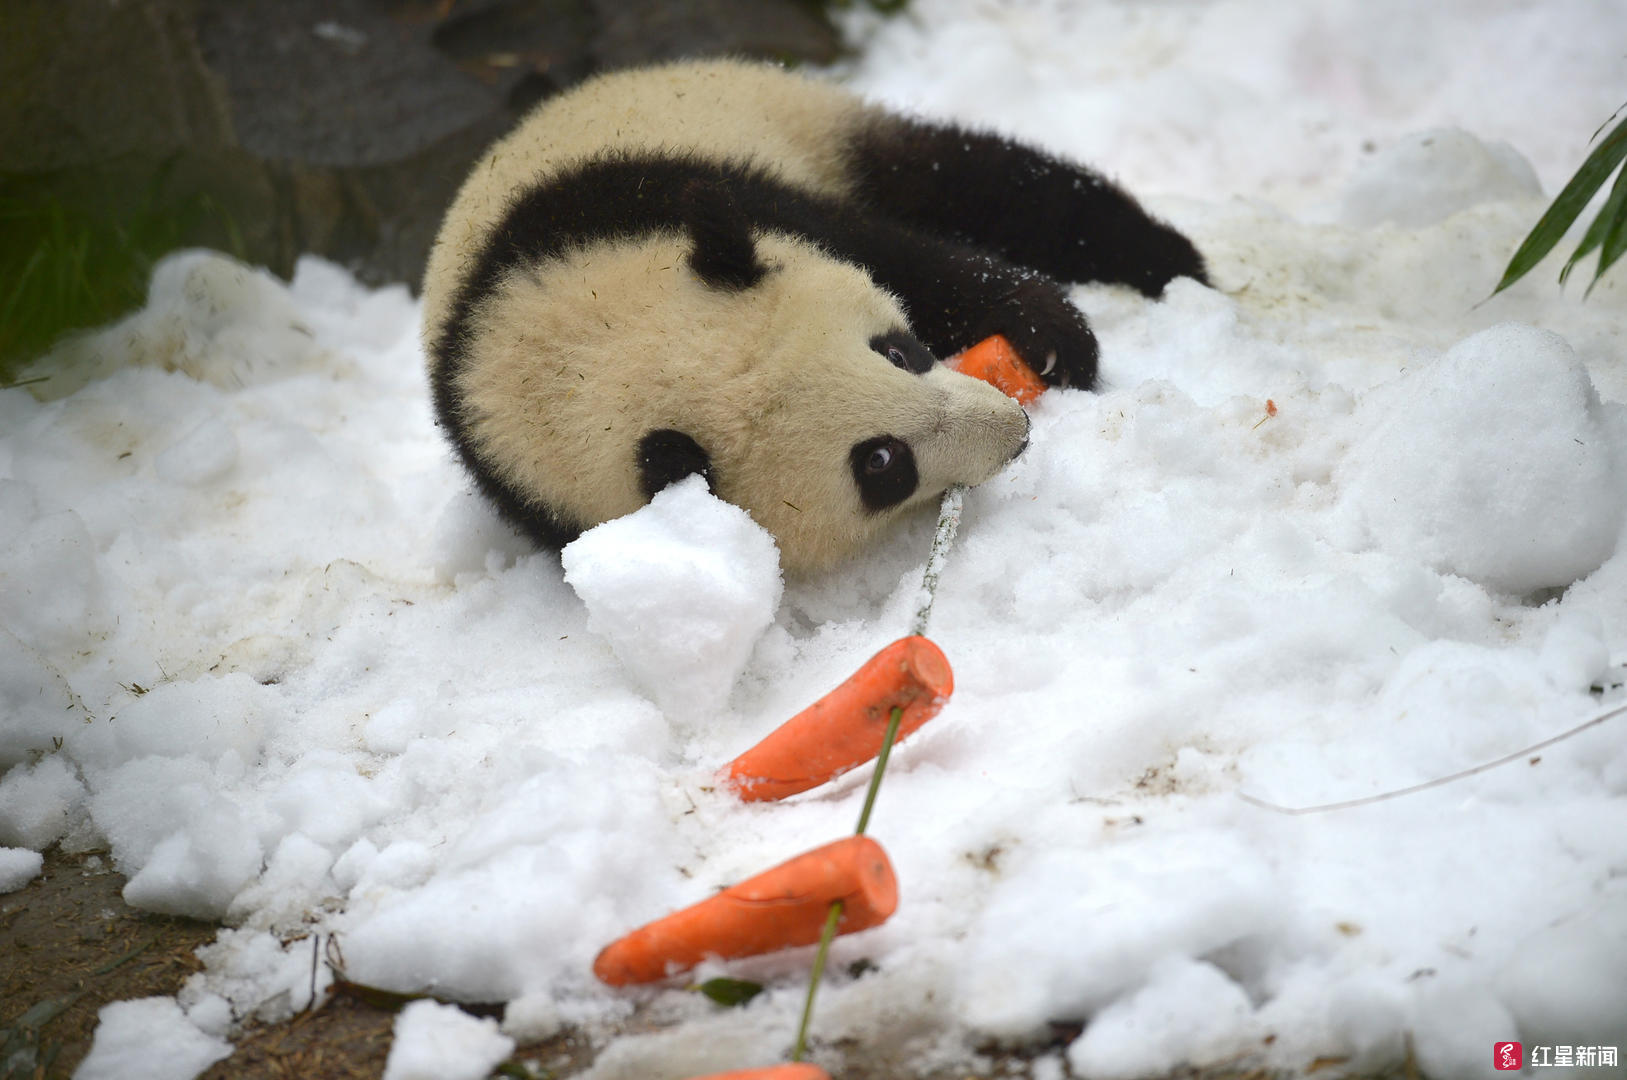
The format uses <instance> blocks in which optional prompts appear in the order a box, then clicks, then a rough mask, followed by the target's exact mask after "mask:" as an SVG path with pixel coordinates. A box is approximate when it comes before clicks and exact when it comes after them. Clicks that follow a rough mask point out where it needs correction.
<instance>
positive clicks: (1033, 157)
mask: <svg viewBox="0 0 1627 1080" xmlns="http://www.w3.org/2000/svg"><path fill="white" fill-rule="evenodd" d="M847 168H848V173H849V177H850V179H851V180H852V182H853V184H854V187H855V189H856V193H857V194H858V195H859V196H860V197H861V198H862V199H864V200H865V201H866V202H867V203H868V204H869V206H870V207H871V208H872V209H873V210H875V211H876V212H878V213H881V214H884V215H886V216H889V217H892V218H894V219H896V220H898V221H901V222H903V223H905V224H908V225H911V226H914V227H915V228H919V229H926V230H929V231H933V232H938V233H942V234H945V235H948V236H953V237H955V238H957V239H959V240H962V241H964V242H966V243H969V244H971V245H974V246H977V247H983V248H987V249H988V250H990V251H993V252H995V253H997V254H998V255H1000V256H1001V257H1002V258H1004V259H1007V260H1009V261H1010V262H1013V263H1016V264H1017V265H1020V266H1029V267H1033V268H1034V269H1036V270H1040V271H1042V272H1044V273H1046V274H1049V275H1050V276H1051V277H1054V278H1057V279H1059V280H1062V281H1100V282H1111V283H1118V284H1123V285H1129V286H1131V287H1132V288H1134V289H1137V290H1139V291H1140V292H1142V293H1143V294H1145V295H1147V296H1150V297H1157V296H1160V295H1162V293H1163V291H1164V286H1165V285H1167V284H1169V282H1170V281H1172V280H1174V279H1175V278H1177V277H1190V278H1194V279H1196V280H1198V281H1200V282H1203V283H1204V284H1207V283H1208V277H1207V274H1206V272H1205V269H1204V263H1203V257H1202V256H1201V255H1200V254H1198V251H1197V249H1196V248H1195V247H1193V246H1192V242H1191V241H1190V240H1188V239H1187V238H1186V237H1185V236H1183V235H1181V234H1180V233H1179V232H1177V231H1176V230H1175V229H1173V228H1171V227H1170V226H1168V225H1166V224H1164V223H1163V222H1161V221H1158V220H1157V219H1155V218H1153V217H1151V216H1150V215H1148V214H1147V212H1146V211H1145V210H1143V209H1142V208H1141V205H1140V204H1139V203H1137V202H1136V201H1135V199H1134V198H1132V197H1131V196H1130V195H1129V194H1128V193H1127V192H1126V191H1124V190H1123V189H1122V188H1120V187H1118V186H1117V185H1115V184H1113V183H1112V182H1111V181H1109V180H1108V179H1106V178H1105V177H1103V176H1102V175H1101V174H1099V173H1096V172H1093V171H1092V170H1090V169H1087V168H1085V167H1084V166H1081V165H1076V164H1073V163H1072V162H1068V161H1063V160H1061V159H1060V158H1055V157H1052V156H1050V155H1049V154H1046V153H1044V152H1043V151H1040V150H1036V149H1034V148H1033V147H1030V146H1025V145H1024V144H1022V143H1019V142H1015V141H1013V140H1011V139H1008V138H1005V137H1004V136H1000V135H994V134H990V133H987V132H979V131H969V130H967V129H964V128H960V127H957V126H954V125H950V124H933V123H927V122H924V121H920V120H913V119H908V118H905V117H901V116H897V115H894V114H892V113H886V112H881V111H880V110H876V111H874V112H872V113H871V114H869V117H868V118H867V120H866V122H865V123H864V124H863V125H862V126H861V127H860V129H859V130H858V131H857V133H856V134H855V135H854V136H853V137H852V138H851V139H850V141H849V144H848V149H847Z"/></svg>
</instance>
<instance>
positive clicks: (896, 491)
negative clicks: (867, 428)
mask: <svg viewBox="0 0 1627 1080" xmlns="http://www.w3.org/2000/svg"><path fill="white" fill-rule="evenodd" d="M848 460H849V462H850V463H851V466H852V469H853V483H854V485H855V486H856V487H857V488H858V489H859V501H860V502H861V503H863V504H864V508H865V509H866V510H868V511H870V512H871V513H872V514H875V513H880V512H881V511H883V510H886V509H888V508H889V507H893V506H897V505H898V504H899V503H902V502H904V501H906V500H907V499H909V497H910V496H911V495H914V494H915V490H916V488H917V487H919V486H920V483H921V475H920V473H919V472H918V471H917V470H916V468H915V452H914V451H913V450H911V449H910V444H909V443H907V442H905V441H904V440H903V439H900V438H898V437H896V436H893V435H877V436H876V437H875V438H873V439H866V440H864V441H863V442H861V443H855V444H854V445H853V449H852V450H851V451H850V453H849V455H848Z"/></svg>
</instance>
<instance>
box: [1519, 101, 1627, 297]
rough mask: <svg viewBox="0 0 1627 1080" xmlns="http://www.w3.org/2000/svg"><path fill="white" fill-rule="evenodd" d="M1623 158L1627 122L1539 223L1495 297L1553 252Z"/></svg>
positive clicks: (1579, 171) (1593, 155) (1590, 157)
mask: <svg viewBox="0 0 1627 1080" xmlns="http://www.w3.org/2000/svg"><path fill="white" fill-rule="evenodd" d="M1623 158H1627V120H1623V121H1622V122H1621V123H1619V124H1617V125H1616V126H1615V127H1614V128H1613V129H1611V132H1610V134H1608V135H1606V136H1605V137H1604V141H1603V142H1601V143H1600V144H1599V145H1598V146H1597V147H1596V148H1594V151H1593V153H1591V154H1589V155H1588V156H1587V160H1586V161H1584V162H1582V167H1581V168H1579V169H1577V170H1576V175H1575V176H1573V177H1571V179H1570V183H1568V184H1566V185H1565V187H1564V189H1563V190H1561V191H1560V193H1559V194H1558V196H1556V197H1555V199H1554V201H1553V203H1552V204H1551V205H1550V206H1549V207H1548V209H1547V211H1546V212H1545V213H1543V215H1542V217H1541V218H1539V219H1538V220H1537V223H1536V225H1535V226H1534V227H1533V228H1532V229H1531V233H1530V235H1529V236H1527V237H1526V238H1525V242H1524V243H1522V244H1521V245H1520V248H1519V250H1518V251H1516V252H1515V253H1514V257H1513V258H1512V259H1510V260H1509V263H1508V269H1507V270H1504V271H1503V280H1501V281H1499V282H1498V283H1497V288H1495V289H1493V290H1492V295H1493V296H1496V295H1497V294H1498V293H1500V292H1502V291H1503V290H1504V289H1506V288H1508V287H1509V286H1510V285H1512V284H1514V283H1515V282H1516V281H1518V280H1519V279H1520V278H1522V277H1524V276H1525V275H1526V274H1527V273H1529V272H1530V270H1531V268H1532V267H1533V266H1535V265H1537V263H1539V262H1541V261H1542V259H1543V257H1544V256H1546V255H1547V254H1548V252H1550V251H1552V250H1553V248H1554V245H1555V244H1557V243H1559V241H1560V238H1561V237H1563V236H1564V235H1565V231H1566V230H1567V229H1569V228H1570V227H1571V224H1572V223H1573V222H1574V221H1575V220H1576V218H1577V216H1578V215H1580V214H1581V212H1582V211H1583V210H1584V209H1586V207H1587V204H1588V200H1590V199H1592V198H1593V193H1594V192H1596V191H1598V190H1599V188H1601V187H1603V186H1604V182H1605V181H1606V180H1607V179H1609V177H1610V174H1611V173H1613V172H1615V171H1616V166H1618V165H1620V164H1621V162H1622V159H1623Z"/></svg>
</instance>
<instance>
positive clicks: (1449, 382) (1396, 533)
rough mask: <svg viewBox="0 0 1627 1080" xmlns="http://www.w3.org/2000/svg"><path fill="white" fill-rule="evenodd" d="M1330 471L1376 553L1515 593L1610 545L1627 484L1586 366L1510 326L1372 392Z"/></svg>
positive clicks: (1563, 580)
mask: <svg viewBox="0 0 1627 1080" xmlns="http://www.w3.org/2000/svg"><path fill="white" fill-rule="evenodd" d="M1360 412H1362V413H1365V414H1366V416H1365V420H1366V421H1367V423H1366V425H1365V426H1366V427H1367V428H1368V431H1367V434H1366V435H1365V436H1364V437H1363V438H1362V439H1361V441H1360V442H1358V443H1357V444H1356V445H1355V447H1353V448H1352V450H1351V452H1350V454H1349V456H1348V457H1347V458H1346V460H1345V461H1344V462H1343V463H1342V464H1341V466H1340V468H1339V469H1338V471H1337V472H1336V479H1338V480H1339V481H1340V483H1342V485H1343V486H1344V489H1345V496H1346V498H1347V499H1349V500H1350V503H1351V505H1352V506H1354V507H1355V508H1356V509H1357V511H1358V513H1359V514H1360V516H1361V518H1362V519H1363V521H1364V522H1365V524H1366V527H1367V530H1368V532H1369V534H1370V535H1371V537H1372V538H1373V539H1374V540H1375V541H1376V542H1377V544H1378V546H1379V547H1380V548H1383V549H1385V550H1387V551H1391V552H1394V553H1396V554H1400V555H1405V556H1409V557H1412V558H1415V559H1418V560H1419V561H1422V562H1424V563H1427V564H1428V565H1430V566H1433V567H1434V568H1435V569H1437V570H1440V571H1443V572H1446V573H1454V574H1459V575H1461V576H1463V577H1466V578H1470V579H1471V580H1474V581H1477V582H1479V583H1480V584H1482V585H1486V586H1488V587H1490V588H1493V589H1499V590H1502V591H1504V592H1508V593H1514V594H1524V593H1529V592H1531V591H1533V590H1536V589H1541V588H1545V587H1563V586H1566V585H1569V584H1570V583H1571V582H1573V581H1575V580H1577V579H1578V578H1580V577H1582V576H1584V575H1586V574H1588V573H1590V572H1591V571H1593V570H1596V569H1597V568H1598V567H1599V566H1600V565H1601V564H1602V563H1603V562H1604V561H1605V559H1607V558H1609V557H1610V554H1611V552H1612V551H1614V550H1615V546H1616V538H1617V534H1618V533H1619V532H1620V530H1621V523H1622V516H1623V513H1624V511H1627V488H1623V487H1622V485H1621V484H1620V483H1619V481H1618V478H1617V475H1616V467H1617V456H1618V455H1617V452H1616V451H1614V450H1613V448H1612V446H1611V442H1610V439H1609V436H1608V435H1607V431H1606V425H1605V422H1604V416H1603V412H1604V409H1603V407H1602V406H1601V405H1600V403H1599V398H1598V395H1597V394H1596V393H1594V390H1593V384H1592V382H1591V381H1590V380H1589V378H1588V374H1587V369H1586V368H1585V367H1583V365H1582V363H1581V362H1580V361H1579V360H1578V359H1577V357H1576V355H1575V353H1573V352H1572V351H1571V348H1570V346H1569V345H1567V344H1566V343H1565V340H1564V339H1563V338H1561V337H1559V336H1558V335H1557V334H1553V333H1549V332H1548V331H1545V330H1538V329H1535V328H1533V327H1529V326H1523V325H1520V324H1516V323H1504V324H1502V325H1499V326H1494V327H1492V328H1490V329H1489V330H1483V331H1481V332H1480V333H1478V334H1474V335H1472V336H1471V337H1468V338H1465V339H1464V340H1463V341H1460V342H1459V343H1458V344H1457V345H1455V346H1453V347H1452V349H1451V350H1450V351H1448V352H1447V353H1446V355H1445V356H1443V357H1441V358H1440V359H1439V360H1437V361H1436V362H1435V363H1433V364H1431V365H1429V366H1427V367H1425V368H1423V369H1422V370H1420V371H1418V372H1415V373H1414V374H1412V375H1409V376H1407V377H1406V378H1404V379H1402V380H1400V381H1399V382H1398V383H1393V384H1390V386H1389V387H1387V388H1386V389H1385V390H1381V391H1377V392H1375V393H1373V394H1372V395H1370V396H1369V397H1368V398H1367V399H1366V400H1365V401H1364V402H1363V403H1362V407H1361V410H1360Z"/></svg>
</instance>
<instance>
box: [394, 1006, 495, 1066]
mask: <svg viewBox="0 0 1627 1080" xmlns="http://www.w3.org/2000/svg"><path fill="white" fill-rule="evenodd" d="M513 1052H514V1040H513V1039H511V1038H509V1037H508V1036H507V1035H504V1034H502V1033H501V1032H499V1031H498V1030H497V1021H495V1020H482V1019H480V1018H479V1017H475V1016H470V1015H469V1014H468V1013H466V1012H464V1011H463V1010H461V1009H459V1008H457V1007H456V1006H453V1005H441V1004H439V1003H437V1002H434V1001H415V1002H413V1003H412V1004H411V1005H408V1006H407V1007H406V1008H405V1009H402V1010H401V1015H400V1016H398V1017H396V1021H395V1040H394V1041H393V1042H391V1044H390V1056H389V1059H388V1060H387V1061H385V1063H384V1080H485V1078H486V1077H487V1076H488V1075H489V1074H490V1073H491V1071H492V1069H494V1068H495V1067H497V1065H499V1064H500V1063H501V1062H502V1061H503V1060H504V1059H505V1058H507V1057H508V1056H509V1055H510V1054H511V1053H513Z"/></svg>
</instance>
